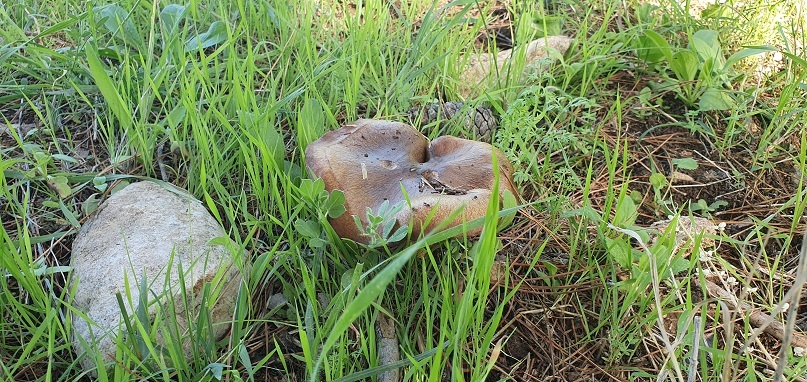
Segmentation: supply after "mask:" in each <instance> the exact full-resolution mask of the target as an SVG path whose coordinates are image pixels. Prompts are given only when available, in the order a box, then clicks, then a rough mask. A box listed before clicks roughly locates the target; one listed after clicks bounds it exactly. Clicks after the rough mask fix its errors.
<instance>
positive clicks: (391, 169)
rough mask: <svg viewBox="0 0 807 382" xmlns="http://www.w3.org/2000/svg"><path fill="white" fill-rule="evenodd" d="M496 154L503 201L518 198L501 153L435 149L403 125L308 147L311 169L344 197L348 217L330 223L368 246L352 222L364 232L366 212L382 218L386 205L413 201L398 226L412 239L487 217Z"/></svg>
mask: <svg viewBox="0 0 807 382" xmlns="http://www.w3.org/2000/svg"><path fill="white" fill-rule="evenodd" d="M493 153H495V154H496V156H497V160H498V163H499V174H500V179H501V180H500V182H499V190H500V192H501V194H504V191H505V190H508V191H510V192H512V193H513V195H517V193H516V187H515V184H514V183H513V179H512V173H513V166H512V165H511V164H510V162H509V161H508V160H507V159H506V158H505V156H504V154H503V153H502V152H501V151H500V150H498V149H496V148H495V147H493V146H491V145H489V144H487V143H484V142H478V141H471V140H467V139H462V138H457V137H452V136H443V137H439V138H437V139H435V140H434V141H433V142H432V143H431V144H429V140H428V139H427V138H426V137H425V136H423V135H422V134H421V133H420V132H418V131H417V130H416V129H415V128H414V127H412V126H409V125H407V124H404V123H399V122H392V121H383V120H372V119H361V120H358V121H356V122H354V123H351V124H348V125H345V126H342V127H341V128H339V129H338V130H334V131H330V132H328V133H326V134H325V135H323V136H322V138H320V139H318V140H316V141H314V142H312V143H311V144H309V145H308V147H307V148H306V150H305V162H306V166H307V167H308V169H309V171H311V172H312V173H313V174H314V175H316V176H317V177H319V178H322V179H323V181H324V183H325V188H326V189H327V190H328V191H329V192H330V191H333V190H341V191H342V192H344V194H345V209H346V210H347V212H346V213H345V214H343V215H342V216H340V217H338V218H335V219H332V220H331V224H332V225H333V228H334V230H335V231H336V233H337V234H339V236H341V237H346V238H350V239H353V240H355V241H357V242H363V243H367V242H368V239H369V238H367V237H363V236H362V235H361V232H360V231H359V229H358V227H356V224H355V222H354V220H353V218H352V216H351V215H356V216H358V217H359V218H360V219H361V222H362V224H365V225H366V224H368V222H367V221H366V216H365V211H366V209H367V208H368V207H369V208H371V209H372V210H373V211H377V209H378V207H379V206H380V205H381V204H382V203H383V202H384V201H389V204H390V205H395V204H396V203H399V202H401V201H403V200H406V198H407V196H408V198H409V201H410V203H411V204H409V205H408V206H407V207H405V208H404V210H403V211H402V212H400V213H399V214H398V215H396V219H397V221H398V224H399V225H412V231H413V234H414V235H419V234H420V233H421V232H424V231H426V230H427V228H429V227H434V226H436V225H437V224H439V223H440V222H442V221H443V220H445V219H446V218H447V217H449V216H450V215H451V214H452V213H454V212H455V211H456V210H457V209H459V208H462V207H465V208H464V212H463V213H462V214H461V215H460V216H459V217H457V218H456V219H455V220H454V221H453V222H451V224H450V226H454V225H458V224H462V222H463V221H470V220H473V219H475V218H478V217H481V216H484V214H485V212H486V210H487V205H488V202H489V200H490V196H491V192H492V191H491V190H492V189H493V185H494V182H495V179H494V173H493V165H492V155H493ZM402 190H405V192H406V195H404V192H403V191H402ZM432 213H434V214H433V216H432V217H431V219H429V216H430V215H431V214H432ZM427 222H428V223H427ZM480 231H481V229H477V230H474V231H472V232H469V234H471V235H475V234H479V232H480Z"/></svg>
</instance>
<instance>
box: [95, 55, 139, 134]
mask: <svg viewBox="0 0 807 382" xmlns="http://www.w3.org/2000/svg"><path fill="white" fill-rule="evenodd" d="M86 53H87V64H89V67H90V74H91V75H92V78H93V80H95V84H96V85H97V86H98V90H100V91H101V95H103V96H104V100H106V102H107V104H108V105H109V109H110V110H112V114H114V115H115V117H117V119H118V122H120V124H121V127H122V128H123V130H124V131H129V129H130V128H131V127H132V123H133V122H132V112H131V110H130V109H129V105H128V104H127V103H126V102H124V101H123V97H121V95H120V93H119V92H118V89H117V88H116V87H115V84H114V82H112V79H111V78H110V77H109V75H108V74H107V72H106V69H105V68H104V65H103V64H101V60H100V59H99V58H98V51H97V50H96V49H95V47H93V46H91V45H88V46H87V49H86Z"/></svg>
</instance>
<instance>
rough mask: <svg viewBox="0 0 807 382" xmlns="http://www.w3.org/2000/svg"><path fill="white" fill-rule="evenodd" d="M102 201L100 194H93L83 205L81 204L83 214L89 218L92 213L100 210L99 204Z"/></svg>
mask: <svg viewBox="0 0 807 382" xmlns="http://www.w3.org/2000/svg"><path fill="white" fill-rule="evenodd" d="M100 202H101V200H100V199H99V198H98V194H92V195H90V197H89V198H87V199H85V200H84V202H83V203H81V212H82V213H83V214H84V216H89V215H90V214H91V213H93V212H95V210H97V209H98V204H99V203H100Z"/></svg>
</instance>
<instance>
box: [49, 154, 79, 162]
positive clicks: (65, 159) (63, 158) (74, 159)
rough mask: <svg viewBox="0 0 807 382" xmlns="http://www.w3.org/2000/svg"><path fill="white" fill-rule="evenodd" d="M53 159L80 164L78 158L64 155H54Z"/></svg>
mask: <svg viewBox="0 0 807 382" xmlns="http://www.w3.org/2000/svg"><path fill="white" fill-rule="evenodd" d="M53 159H58V160H60V161H62V162H70V163H78V160H77V159H76V158H73V157H71V156H69V155H64V154H53Z"/></svg>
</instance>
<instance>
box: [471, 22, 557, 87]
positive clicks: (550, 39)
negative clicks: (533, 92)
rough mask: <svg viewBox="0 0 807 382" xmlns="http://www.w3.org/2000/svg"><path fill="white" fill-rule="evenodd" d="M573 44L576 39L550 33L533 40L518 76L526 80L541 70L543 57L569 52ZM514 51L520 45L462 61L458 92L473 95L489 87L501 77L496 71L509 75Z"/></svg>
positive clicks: (476, 55) (527, 49)
mask: <svg viewBox="0 0 807 382" xmlns="http://www.w3.org/2000/svg"><path fill="white" fill-rule="evenodd" d="M571 44H572V39H571V38H569V37H566V36H547V37H542V38H539V39H537V40H533V41H531V42H530V43H529V44H527V46H526V47H524V52H523V54H524V63H525V64H526V67H525V68H524V71H523V72H522V73H521V74H519V75H518V77H516V80H518V81H519V82H523V81H524V80H525V79H526V77H527V76H528V75H529V74H531V73H535V72H539V71H540V70H541V69H542V66H543V65H542V60H544V59H548V58H551V57H552V56H551V53H552V52H556V53H558V54H560V55H563V54H565V53H566V51H567V50H568V49H569V46H570V45H571ZM514 54H518V50H517V48H514V49H507V50H502V51H500V52H499V53H498V54H495V55H494V54H493V53H476V54H471V55H470V57H468V59H467V60H463V61H464V62H462V64H463V66H462V68H461V69H460V78H459V80H460V81H459V87H458V89H457V93H459V95H460V96H462V97H464V98H465V99H469V98H473V97H477V96H479V95H480V94H484V93H485V92H487V91H489V90H490V82H491V81H493V80H495V79H496V78H497V75H496V73H498V77H499V78H507V76H508V75H509V74H508V71H509V70H510V67H511V63H510V60H512V59H513V55H514ZM514 74H515V73H514Z"/></svg>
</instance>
